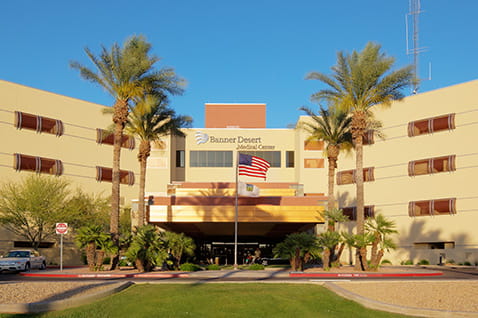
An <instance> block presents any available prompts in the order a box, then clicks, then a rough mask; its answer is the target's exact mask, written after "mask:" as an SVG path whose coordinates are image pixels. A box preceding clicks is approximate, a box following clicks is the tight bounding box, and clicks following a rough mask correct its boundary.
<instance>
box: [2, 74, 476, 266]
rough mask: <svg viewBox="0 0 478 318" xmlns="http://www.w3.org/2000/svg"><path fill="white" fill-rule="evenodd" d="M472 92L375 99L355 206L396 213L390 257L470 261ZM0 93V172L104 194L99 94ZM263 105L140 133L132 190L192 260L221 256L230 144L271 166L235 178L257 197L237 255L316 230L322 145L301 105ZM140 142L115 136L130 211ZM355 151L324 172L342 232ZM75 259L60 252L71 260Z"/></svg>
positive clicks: (5, 239) (231, 177)
mask: <svg viewBox="0 0 478 318" xmlns="http://www.w3.org/2000/svg"><path fill="white" fill-rule="evenodd" d="M477 91H478V80H475V81H471V82H467V83H462V84H458V85H454V86H450V87H445V88H442V89H438V90H434V91H429V92H424V93H420V94H416V95H411V96H408V97H406V98H405V99H404V100H402V101H397V102H394V103H393V104H392V106H391V107H389V108H381V107H380V106H377V107H376V109H375V110H374V114H375V116H376V118H377V119H378V120H380V121H381V122H382V124H383V135H384V136H383V139H382V138H378V137H377V136H374V134H372V133H370V134H369V135H368V136H367V138H366V140H367V142H366V145H365V146H364V171H363V172H362V173H363V174H364V180H365V183H364V187H365V206H366V209H365V212H366V214H367V215H368V216H373V215H375V214H378V213H381V214H383V215H384V216H386V217H387V218H389V219H390V220H392V221H394V222H395V223H396V226H397V230H398V232H399V233H398V234H397V235H395V236H394V237H393V239H394V241H395V243H396V244H397V249H395V250H391V251H389V252H388V253H386V254H385V256H384V258H385V259H388V260H390V261H391V262H392V263H393V264H395V265H398V264H400V262H402V261H406V260H412V261H413V262H414V263H416V262H418V261H419V260H422V259H427V260H428V261H429V262H430V263H431V264H438V263H440V262H445V261H451V260H453V261H455V262H456V263H465V262H468V263H471V264H474V263H477V262H478V235H476V234H475V226H476V224H477V223H478V190H477V187H476V180H478V146H476V142H475V139H476V136H477V135H478V102H477V98H476V96H477V93H476V92H477ZM0 96H1V97H0V98H1V103H0V133H1V135H2V136H4V142H3V143H2V147H1V150H0V172H1V175H2V179H3V180H5V181H7V180H8V181H17V180H18V181H19V180H21V179H22V177H24V176H26V175H28V174H31V173H40V174H50V175H56V176H58V177H61V178H67V179H68V180H70V181H71V183H72V184H74V185H78V186H79V187H81V188H82V189H84V190H85V191H87V192H95V193H103V194H104V195H105V196H107V195H109V193H110V191H111V166H112V150H113V149H112V138H111V136H110V135H109V134H108V132H107V130H106V128H107V127H108V126H109V125H110V122H111V118H110V116H107V115H103V114H102V110H103V109H104V108H105V107H106V106H103V105H97V104H94V103H90V102H87V101H83V100H78V99H74V98H70V97H66V96H61V95H57V94H54V93H50V92H46V91H41V90H38V89H35V88H30V87H26V86H22V85H19V84H15V83H10V82H6V81H0ZM197 106H198V105H191V107H197ZM266 107H267V105H266V104H265V103H250V104H227V103H225V104H219V103H206V104H205V105H204V108H205V122H204V125H203V126H202V127H201V128H199V127H198V128H187V129H183V131H184V133H185V137H176V136H167V137H165V138H164V139H163V142H162V143H161V144H156V143H155V144H152V152H151V156H150V157H149V159H148V164H147V175H146V197H145V198H144V199H145V200H146V202H147V203H148V204H147V210H148V211H147V215H148V222H149V223H151V224H155V225H157V226H158V227H160V228H162V229H164V230H170V231H175V232H182V233H185V234H186V235H188V236H190V237H192V238H194V239H195V241H196V243H197V246H198V248H197V256H198V258H200V259H203V258H210V257H214V258H215V259H216V258H217V260H218V261H219V262H220V263H221V264H231V263H232V261H233V250H234V244H233V243H234V221H235V211H236V210H235V189H236V183H235V181H236V163H237V162H236V161H237V157H238V153H243V154H249V155H255V156H258V157H261V158H263V159H265V160H267V161H268V162H269V163H270V165H271V167H270V168H269V170H268V171H267V177H266V179H265V180H262V179H260V178H253V177H247V176H239V181H241V182H246V183H248V184H253V185H255V186H257V187H258V188H259V189H260V195H259V196H258V197H245V196H240V197H239V199H238V209H237V211H238V215H237V216H238V249H239V262H241V257H243V256H244V255H245V254H246V253H247V252H248V251H250V250H254V249H255V248H256V247H259V248H260V249H261V250H262V251H263V256H266V257H267V256H272V255H271V251H272V248H273V246H274V245H275V244H276V243H277V242H280V241H282V240H283V239H284V237H285V236H286V235H287V234H289V233H293V232H298V231H310V232H316V233H317V232H320V231H323V230H324V229H325V226H324V217H323V214H322V211H323V210H324V209H325V207H326V204H327V171H328V170H327V158H326V156H325V154H324V151H325V146H326V145H324V143H323V142H321V141H309V140H308V137H309V136H308V133H307V132H306V131H304V130H303V129H302V128H300V122H302V121H308V120H310V118H308V117H306V116H300V117H299V118H297V126H296V127H295V128H284V129H271V128H267V127H266V114H267V109H266ZM284 111H287V110H284ZM184 115H187V114H184ZM196 125H197V124H196ZM138 144H139V142H138V141H137V140H135V138H134V137H128V136H125V137H124V142H123V148H122V153H121V171H122V174H121V175H122V179H121V183H122V185H121V204H122V205H124V206H131V207H132V208H133V210H134V209H135V207H136V206H137V195H138V181H139V163H138V161H137V159H136V155H137V151H138V149H137V145H138ZM354 158H355V156H354V153H350V154H347V153H341V154H340V155H339V160H338V168H337V170H336V176H335V178H336V185H335V197H336V198H337V205H338V207H340V208H342V209H343V210H344V213H345V214H346V215H348V216H349V219H350V221H349V222H345V223H344V224H341V225H340V227H341V230H353V228H354V226H355V219H356V215H355V204H356V200H355V184H354V180H355V174H356V171H355V159H354ZM133 214H134V213H133ZM0 235H1V237H0V250H2V251H5V250H8V249H10V248H13V247H15V246H21V245H25V242H24V239H22V238H19V237H16V236H15V235H13V234H11V233H10V232H7V231H6V230H4V229H0ZM47 243H48V242H47ZM47 243H45V244H44V246H43V247H42V252H44V253H46V254H51V257H54V255H55V254H56V253H57V250H58V246H57V245H58V244H57V242H56V241H55V238H53V239H52V241H51V242H50V244H47ZM70 248H71V251H73V250H74V247H73V246H71V247H70ZM345 254H346V255H344V256H343V258H342V261H343V262H344V263H348V262H350V261H352V258H353V257H352V253H345ZM77 257H78V255H75V254H74V253H73V252H72V253H71V259H70V261H71V262H72V263H73V262H75V259H76V258H77ZM67 261H68V260H67Z"/></svg>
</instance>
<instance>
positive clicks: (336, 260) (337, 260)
mask: <svg viewBox="0 0 478 318" xmlns="http://www.w3.org/2000/svg"><path fill="white" fill-rule="evenodd" d="M344 248H345V243H342V244H340V246H339V250H338V251H337V253H336V254H335V256H334V259H333V261H332V266H337V267H339V266H340V257H341V256H342V253H343V251H344Z"/></svg>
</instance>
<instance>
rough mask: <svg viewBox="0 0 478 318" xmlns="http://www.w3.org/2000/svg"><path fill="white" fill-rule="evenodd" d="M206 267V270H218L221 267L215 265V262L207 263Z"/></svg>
mask: <svg viewBox="0 0 478 318" xmlns="http://www.w3.org/2000/svg"><path fill="white" fill-rule="evenodd" d="M206 269H207V270H208V271H218V270H220V269H221V267H220V266H219V265H217V264H209V265H208V266H207V267H206Z"/></svg>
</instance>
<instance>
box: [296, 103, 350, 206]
mask: <svg viewBox="0 0 478 318" xmlns="http://www.w3.org/2000/svg"><path fill="white" fill-rule="evenodd" d="M300 110H302V111H304V112H305V113H307V115H308V116H310V117H311V118H312V120H313V122H312V123H309V122H305V123H303V127H304V129H305V130H306V131H308V132H309V133H310V136H309V137H308V140H323V141H325V142H326V143H327V148H326V153H327V160H328V165H329V174H328V179H329V180H328V193H327V195H328V203H327V209H328V210H329V211H332V209H334V207H335V198H334V184H335V182H334V176H335V169H336V168H337V160H338V157H339V152H340V151H341V150H350V149H351V148H352V134H351V133H350V123H351V118H350V117H349V116H348V113H347V112H345V111H343V110H341V109H334V108H331V109H329V110H325V109H323V108H322V107H321V108H320V111H319V115H317V114H315V113H314V112H313V111H312V110H311V109H309V108H307V107H301V108H300Z"/></svg>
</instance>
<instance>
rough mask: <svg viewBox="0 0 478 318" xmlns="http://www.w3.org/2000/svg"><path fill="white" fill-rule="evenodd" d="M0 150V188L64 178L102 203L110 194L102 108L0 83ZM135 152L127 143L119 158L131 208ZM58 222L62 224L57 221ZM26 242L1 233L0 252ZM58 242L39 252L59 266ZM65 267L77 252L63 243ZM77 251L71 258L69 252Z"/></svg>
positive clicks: (124, 198)
mask: <svg viewBox="0 0 478 318" xmlns="http://www.w3.org/2000/svg"><path fill="white" fill-rule="evenodd" d="M0 96H1V104H0V135H1V136H3V137H4V138H3V139H4V140H3V142H2V146H1V149H0V175H1V177H2V178H1V179H2V182H20V181H21V180H22V179H23V178H24V177H25V176H28V175H30V174H32V173H40V174H45V175H53V176H57V177H58V178H65V179H66V180H68V181H69V182H70V183H71V187H70V189H71V190H72V191H74V190H75V189H76V188H80V189H82V190H83V191H84V192H87V193H95V194H99V195H102V196H104V197H109V196H110V194H111V182H110V180H111V167H112V157H113V146H112V145H111V143H112V139H111V137H108V135H109V134H108V133H107V132H106V131H105V130H106V129H107V128H108V127H109V126H110V124H111V115H105V114H103V109H105V108H106V107H105V106H102V105H98V104H93V103H90V102H86V101H82V100H78V99H74V98H70V97H66V96H61V95H58V94H54V93H50V92H46V91H42V90H38V89H34V88H31V87H26V86H22V85H18V84H14V83H10V82H6V81H0ZM136 154H137V149H135V141H134V139H132V138H125V142H124V148H123V149H122V153H121V169H122V170H123V174H122V183H123V184H122V185H121V203H122V205H123V206H131V201H132V200H133V199H134V198H136V197H137V195H138V187H137V181H136V180H138V179H139V176H138V177H137V178H135V176H136V174H137V171H139V164H138V161H137V159H136ZM58 222H64V221H62V220H58ZM24 241H25V239H23V238H20V237H15V236H13V235H12V234H11V233H10V232H8V231H6V230H4V229H0V251H1V252H6V251H8V250H9V249H11V248H14V247H17V246H23V245H22V244H24ZM58 241H59V238H58V237H57V236H56V235H53V236H52V238H51V239H50V240H49V241H48V242H46V243H48V244H47V246H49V247H48V248H43V249H41V251H42V253H44V254H45V255H46V256H47V257H48V259H49V260H53V262H56V263H57V262H58V258H59V248H58V244H57V243H58ZM65 244H66V246H65V248H66V250H69V251H70V252H68V251H67V252H66V253H65V264H68V263H69V262H77V261H78V259H79V258H78V253H77V252H76V251H77V248H76V247H75V246H74V245H73V243H72V241H71V240H65ZM73 251H75V252H73Z"/></svg>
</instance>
